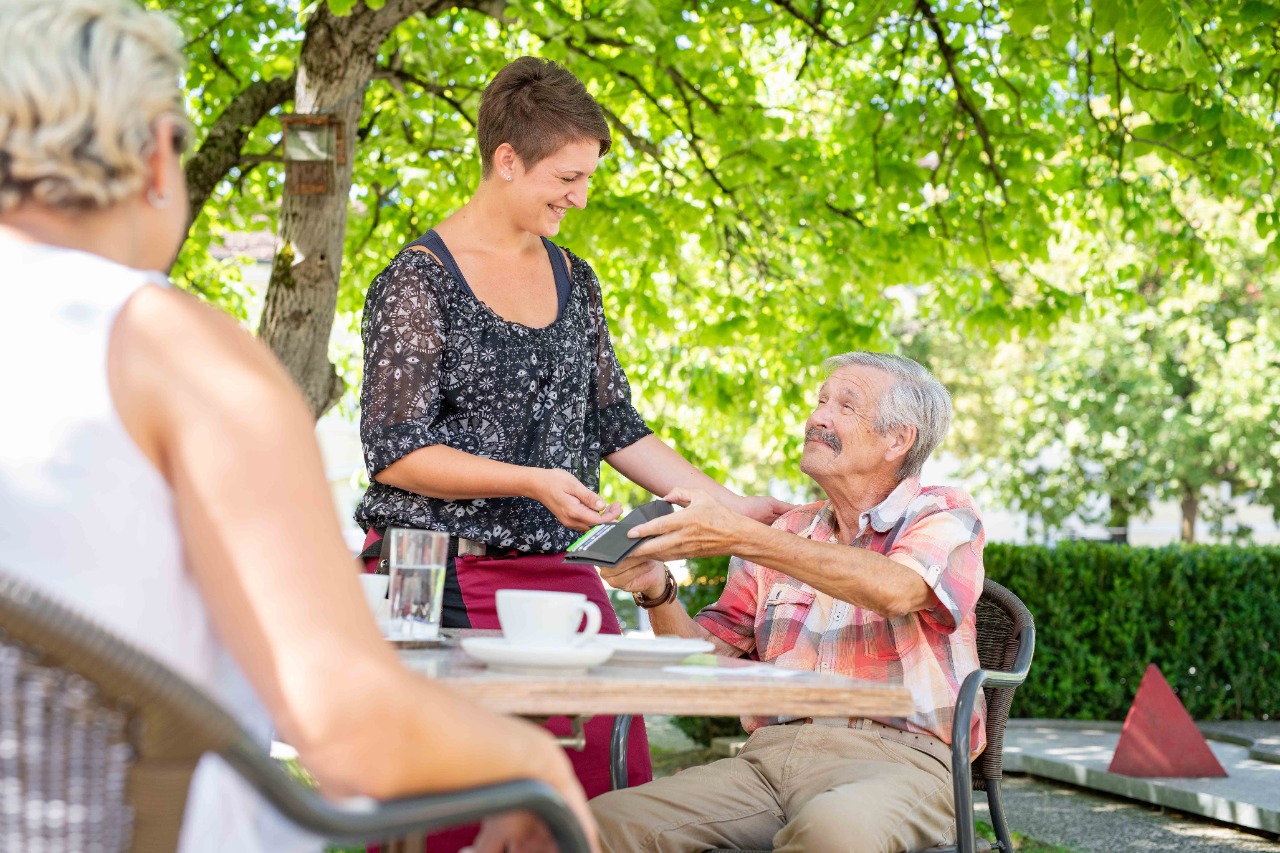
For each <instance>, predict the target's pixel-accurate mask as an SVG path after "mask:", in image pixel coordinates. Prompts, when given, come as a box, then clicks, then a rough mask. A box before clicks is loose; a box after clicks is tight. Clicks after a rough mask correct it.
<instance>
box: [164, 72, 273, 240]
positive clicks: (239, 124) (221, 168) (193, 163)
mask: <svg viewBox="0 0 1280 853" xmlns="http://www.w3.org/2000/svg"><path fill="white" fill-rule="evenodd" d="M294 82H295V81H294V78H293V77H278V78H276V79H274V80H255V81H254V82H252V83H250V84H249V85H248V86H246V87H245V88H244V89H243V90H242V91H241V92H240V94H239V95H236V97H235V98H234V99H233V100H232V101H231V103H229V104H228V105H227V108H226V109H224V110H223V111H222V114H221V115H219V116H218V118H217V119H216V120H215V121H214V123H213V124H212V125H211V126H210V127H209V132H208V133H206V134H205V137H204V140H203V141H201V143H200V148H199V150H197V151H196V152H195V153H194V154H192V155H191V157H190V158H189V159H188V160H187V162H186V165H185V167H184V169H183V170H184V172H185V173H186V178H187V189H188V192H189V194H190V197H191V201H190V204H191V207H190V211H191V219H192V221H195V218H196V217H197V216H199V215H200V211H201V210H202V209H203V208H204V205H205V202H207V201H208V200H209V196H211V195H212V194H213V190H214V188H215V187H217V185H218V182H219V181H221V180H222V179H223V178H225V177H226V176H227V173H228V172H230V171H231V169H232V168H234V167H235V166H237V165H239V164H240V163H241V162H242V161H243V159H244V155H243V154H242V150H243V148H244V144H245V141H246V140H247V139H248V137H249V134H250V133H252V132H253V129H254V128H255V127H256V126H257V125H258V122H260V121H262V119H263V118H265V117H266V115H267V114H268V113H270V112H271V111H272V110H273V109H275V108H276V107H279V106H280V105H282V104H284V103H285V102H287V101H288V100H289V99H290V98H292V97H293V88H294Z"/></svg>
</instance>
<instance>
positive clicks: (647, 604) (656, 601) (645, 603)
mask: <svg viewBox="0 0 1280 853" xmlns="http://www.w3.org/2000/svg"><path fill="white" fill-rule="evenodd" d="M663 570H664V571H665V572H666V573H667V583H666V586H664V587H663V588H662V595H660V596H658V597H657V598H649V597H647V596H646V595H645V594H644V593H643V592H633V593H631V599H632V600H633V601H635V603H636V606H637V607H643V608H644V609H645V610H649V609H651V608H654V607H661V606H662V605H664V604H666V603H668V602H670V601H675V600H676V578H675V575H673V574H671V570H670V569H668V568H667V567H666V566H663Z"/></svg>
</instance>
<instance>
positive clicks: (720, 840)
mask: <svg viewBox="0 0 1280 853" xmlns="http://www.w3.org/2000/svg"><path fill="white" fill-rule="evenodd" d="M591 809H592V811H593V812H594V813H595V817H596V820H597V821H599V823H600V836H601V842H602V845H603V848H604V850H605V851H606V853H638V852H639V851H643V853H702V851H705V850H709V849H712V848H716V847H729V848H742V849H748V850H750V849H757V850H760V849H765V850H767V849H769V848H770V847H772V848H773V850H774V851H776V853H851V851H852V852H853V853H903V851H913V850H920V849H924V848H928V847H931V846H933V845H935V844H942V843H946V842H950V841H951V840H952V837H953V836H954V834H955V807H954V803H953V802H952V795H951V768H950V767H949V763H944V762H943V761H940V760H939V759H938V758H936V757H933V756H931V755H928V754H926V753H924V752H921V751H920V750H917V749H914V748H912V747H910V746H906V745H905V744H902V743H899V742H897V741H893V740H888V739H884V738H881V737H880V735H879V733H878V732H876V731H875V730H874V729H866V730H864V729H848V728H832V727H828V726H822V725H805V726H766V727H764V728H761V729H757V730H756V731H755V732H754V733H753V734H752V735H751V737H750V738H749V739H748V740H747V743H746V746H744V747H743V749H742V752H741V753H739V754H738V756H737V757H736V758H726V759H723V760H721V761H717V762H714V763H713V764H708V765H706V766H704V767H694V768H690V769H689V770H684V771H682V772H680V773H678V774H676V775H675V776H671V777H669V778H666V779H659V780H657V781H655V782H650V783H648V784H647V785H641V786H639V787H637V788H629V789H626V790H623V791H613V792H611V793H608V794H603V795H601V796H599V797H596V798H595V799H594V800H592V801H591Z"/></svg>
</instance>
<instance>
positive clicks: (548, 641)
mask: <svg viewBox="0 0 1280 853" xmlns="http://www.w3.org/2000/svg"><path fill="white" fill-rule="evenodd" d="M496 598H497V601H498V621H499V622H500V623H501V624H502V635H503V636H504V637H506V639H507V640H508V641H509V642H512V643H523V644H527V645H537V646H565V645H568V646H576V645H580V644H581V643H583V642H585V641H586V640H588V639H590V638H591V637H594V636H595V635H596V634H598V633H599V632H600V608H599V607H596V605H595V603H594V602H591V601H588V600H587V597H586V596H585V595H583V594H582V593H580V592H549V591H546V590H530V589H500V590H498V592H497V594H496ZM583 616H586V617H587V625H586V627H585V628H583V629H582V631H581V632H579V631H578V625H579V624H581V622H582V617H583Z"/></svg>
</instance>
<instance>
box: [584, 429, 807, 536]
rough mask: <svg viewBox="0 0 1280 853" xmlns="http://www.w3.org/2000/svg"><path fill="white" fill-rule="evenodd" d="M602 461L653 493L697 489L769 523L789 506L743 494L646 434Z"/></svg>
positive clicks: (658, 439)
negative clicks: (709, 475) (727, 486)
mask: <svg viewBox="0 0 1280 853" xmlns="http://www.w3.org/2000/svg"><path fill="white" fill-rule="evenodd" d="M605 461H606V462H608V463H609V465H611V466H612V467H613V469H614V470H615V471H617V472H618V473H619V474H621V475H622V476H624V477H626V478H627V479H628V480H630V481H631V482H633V483H635V484H636V485H637V486H640V487H641V488H644V489H648V490H649V491H650V492H652V493H653V494H655V495H665V494H667V493H668V492H671V491H673V490H675V489H685V490H689V489H697V490H700V491H703V492H706V493H707V494H708V495H710V496H711V497H713V498H715V499H716V500H717V501H719V502H720V503H722V504H724V505H725V506H727V507H729V508H730V509H732V510H733V511H734V512H737V513H741V514H742V515H745V516H747V517H748V518H753V519H755V520H756V521H760V522H763V523H765V524H771V523H772V522H773V520H774V519H775V518H777V517H778V516H780V515H782V514H783V513H784V512H786V511H787V510H789V509H791V505H790V504H787V503H784V502H782V501H779V500H775V499H774V498H771V497H768V496H756V497H743V496H742V495H739V494H737V493H736V492H733V491H730V490H729V489H727V488H725V487H724V486H722V485H721V484H720V483H717V482H716V481H715V480H713V479H711V478H710V477H708V476H707V475H706V474H704V473H702V471H700V470H698V469H697V468H695V467H694V466H693V463H691V462H689V461H688V460H687V459H685V458H684V457H683V456H681V455H680V454H679V453H677V452H676V451H675V450H674V449H673V448H672V447H671V446H670V445H668V444H667V443H666V442H665V441H663V440H662V439H660V438H658V437H657V436H656V435H653V434H649V435H646V436H645V437H644V438H642V439H640V440H639V441H637V442H636V443H635V444H632V445H630V446H628V447H624V448H622V449H621V450H619V451H616V452H614V453H611V454H609V455H608V456H606V457H605Z"/></svg>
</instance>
